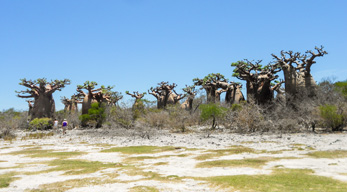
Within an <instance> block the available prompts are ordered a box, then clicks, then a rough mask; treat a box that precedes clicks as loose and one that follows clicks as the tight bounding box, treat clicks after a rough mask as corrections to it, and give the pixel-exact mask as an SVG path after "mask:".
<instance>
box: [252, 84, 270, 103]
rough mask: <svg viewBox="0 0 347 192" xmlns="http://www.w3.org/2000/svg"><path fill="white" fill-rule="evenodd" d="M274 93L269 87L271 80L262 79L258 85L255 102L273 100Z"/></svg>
mask: <svg viewBox="0 0 347 192" xmlns="http://www.w3.org/2000/svg"><path fill="white" fill-rule="evenodd" d="M273 98H274V95H273V91H272V89H271V81H269V80H264V81H263V82H262V83H261V85H260V86H259V88H258V90H257V94H256V98H255V100H256V102H257V103H258V104H266V103H269V102H271V101H272V100H273Z"/></svg>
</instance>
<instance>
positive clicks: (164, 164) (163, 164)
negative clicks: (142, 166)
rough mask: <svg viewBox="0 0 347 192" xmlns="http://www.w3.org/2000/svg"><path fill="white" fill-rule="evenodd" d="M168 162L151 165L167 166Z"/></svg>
mask: <svg viewBox="0 0 347 192" xmlns="http://www.w3.org/2000/svg"><path fill="white" fill-rule="evenodd" d="M168 164H169V163H168V162H158V163H154V164H153V165H168Z"/></svg>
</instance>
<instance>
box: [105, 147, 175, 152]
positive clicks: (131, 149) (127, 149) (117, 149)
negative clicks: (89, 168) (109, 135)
mask: <svg viewBox="0 0 347 192" xmlns="http://www.w3.org/2000/svg"><path fill="white" fill-rule="evenodd" d="M173 150H176V149H175V147H169V146H165V147H157V146H130V147H113V148H110V149H105V150H102V151H101V152H120V153H124V154H150V153H160V152H165V151H173Z"/></svg>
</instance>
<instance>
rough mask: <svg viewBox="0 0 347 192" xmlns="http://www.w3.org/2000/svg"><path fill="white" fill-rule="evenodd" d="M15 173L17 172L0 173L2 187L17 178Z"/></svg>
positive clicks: (0, 186) (0, 185)
mask: <svg viewBox="0 0 347 192" xmlns="http://www.w3.org/2000/svg"><path fill="white" fill-rule="evenodd" d="M15 175H16V173H15V172H10V173H5V174H2V175H0V188H6V187H8V186H9V185H10V183H11V182H12V181H14V180H16V179H17V178H16V177H14V176H15Z"/></svg>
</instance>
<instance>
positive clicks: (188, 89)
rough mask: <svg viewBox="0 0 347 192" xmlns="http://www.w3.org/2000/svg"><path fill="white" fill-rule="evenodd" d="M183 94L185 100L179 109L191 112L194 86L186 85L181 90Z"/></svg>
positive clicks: (194, 92) (194, 93)
mask: <svg viewBox="0 0 347 192" xmlns="http://www.w3.org/2000/svg"><path fill="white" fill-rule="evenodd" d="M182 90H183V91H184V92H186V95H188V96H187V99H186V100H185V101H184V102H183V103H182V104H181V108H182V109H185V110H188V111H191V110H192V109H193V100H194V98H195V95H196V93H197V91H195V86H194V85H193V86H188V85H186V87H185V88H183V89H182Z"/></svg>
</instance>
